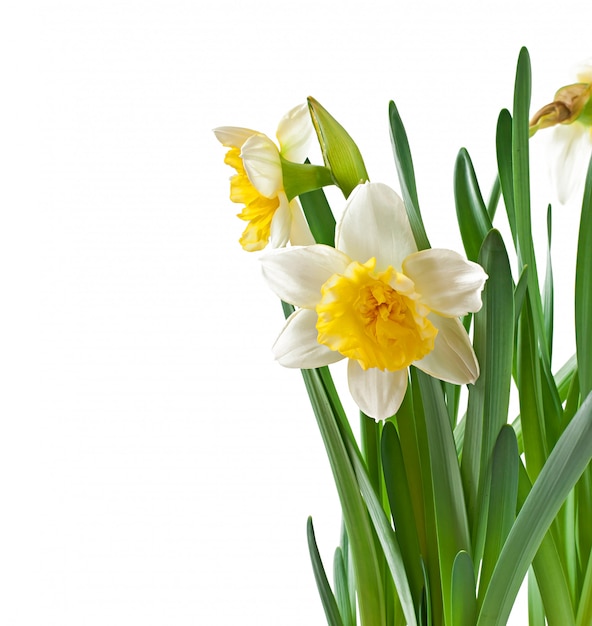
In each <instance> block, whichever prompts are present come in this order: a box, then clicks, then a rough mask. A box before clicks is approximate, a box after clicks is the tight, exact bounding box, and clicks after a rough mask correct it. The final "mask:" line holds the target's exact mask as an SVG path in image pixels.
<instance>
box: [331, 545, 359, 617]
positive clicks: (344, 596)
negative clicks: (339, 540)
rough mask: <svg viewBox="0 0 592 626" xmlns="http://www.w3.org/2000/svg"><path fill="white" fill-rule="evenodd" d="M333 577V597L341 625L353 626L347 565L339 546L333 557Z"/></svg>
mask: <svg viewBox="0 0 592 626" xmlns="http://www.w3.org/2000/svg"><path fill="white" fill-rule="evenodd" d="M333 579H334V580H335V599H336V601H337V606H338V608H339V613H340V615H341V619H342V621H343V626H354V624H355V622H354V617H353V615H352V611H351V607H352V603H351V599H350V597H349V582H348V576H347V566H346V564H345V560H344V558H343V552H342V550H341V548H337V549H336V550H335V555H334V557H333Z"/></svg>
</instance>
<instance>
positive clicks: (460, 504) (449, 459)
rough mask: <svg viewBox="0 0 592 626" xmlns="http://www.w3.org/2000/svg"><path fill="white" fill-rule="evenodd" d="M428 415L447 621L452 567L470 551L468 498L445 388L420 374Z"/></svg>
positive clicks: (435, 510) (418, 376) (446, 617)
mask: <svg viewBox="0 0 592 626" xmlns="http://www.w3.org/2000/svg"><path fill="white" fill-rule="evenodd" d="M417 379H418V381H419V387H420V390H421V397H422V400H423V407H424V412H425V425H426V431H427V438H428V446H429V448H428V451H427V454H428V455H429V458H430V465H431V478H432V484H433V495H434V512H435V521H436V533H437V538H438V561H439V566H440V576H441V580H442V599H443V603H444V611H445V613H444V615H445V619H446V620H449V618H450V616H451V605H450V603H451V588H452V567H453V564H454V559H455V558H456V555H457V554H458V553H459V552H461V551H465V552H470V551H471V540H470V535H469V526H468V520H467V515H466V509H465V499H464V493H463V487H462V481H461V476H460V468H459V466H458V458H457V456H456V447H455V444H454V437H453V435H452V429H451V427H450V422H449V420H448V413H447V411H446V405H445V403H444V395H443V392H442V387H441V385H440V383H439V381H437V380H436V379H434V378H432V377H431V376H428V375H427V374H424V373H423V372H422V371H421V370H419V371H417Z"/></svg>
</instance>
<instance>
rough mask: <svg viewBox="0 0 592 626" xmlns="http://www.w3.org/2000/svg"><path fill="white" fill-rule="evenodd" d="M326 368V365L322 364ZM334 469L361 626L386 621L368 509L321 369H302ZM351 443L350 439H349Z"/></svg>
mask: <svg viewBox="0 0 592 626" xmlns="http://www.w3.org/2000/svg"><path fill="white" fill-rule="evenodd" d="M321 369H326V368H321ZM301 372H302V376H303V378H304V382H305V385H306V390H307V392H308V395H309V398H310V401H311V404H312V407H313V410H314V413H315V416H316V418H317V423H318V426H319V430H320V432H321V437H322V439H323V443H324V444H325V449H326V451H327V456H328V458H329V462H330V465H331V469H332V471H333V477H334V479H335V485H336V487H337V493H338V496H339V500H340V503H341V509H342V513H343V519H344V521H345V526H346V528H347V534H348V538H349V542H350V547H351V551H352V557H353V565H354V571H355V577H356V588H357V592H358V602H359V609H360V619H361V623H362V626H375V625H384V624H385V615H384V597H383V581H382V578H381V574H380V566H379V561H378V555H377V554H376V549H375V545H374V535H373V532H372V527H371V526H370V521H369V519H368V513H367V510H366V506H365V504H364V501H363V500H362V497H361V495H360V490H359V487H358V483H357V480H356V475H355V473H354V470H353V468H352V465H351V462H350V458H349V455H348V451H347V450H346V443H345V442H344V440H343V439H342V435H341V431H340V429H339V426H338V424H337V420H338V417H337V415H336V413H335V408H334V406H333V405H332V403H331V400H330V398H329V397H328V395H327V393H326V391H325V387H324V383H323V379H322V377H321V373H320V371H319V370H301ZM347 443H348V444H350V445H351V442H349V441H348V442H347Z"/></svg>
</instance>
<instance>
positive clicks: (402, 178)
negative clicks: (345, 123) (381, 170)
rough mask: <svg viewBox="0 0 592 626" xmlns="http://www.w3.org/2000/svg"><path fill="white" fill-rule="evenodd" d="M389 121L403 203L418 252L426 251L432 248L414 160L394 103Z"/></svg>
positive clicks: (390, 109) (391, 106)
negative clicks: (419, 195) (422, 209)
mask: <svg viewBox="0 0 592 626" xmlns="http://www.w3.org/2000/svg"><path fill="white" fill-rule="evenodd" d="M389 121H390V131H391V143H392V146H393V153H394V156H395V165H396V167H397V173H398V175H399V184H400V185H401V193H402V194H403V201H404V203H405V208H406V209H407V215H408V216H409V222H410V223H411V230H412V231H413V236H414V238H415V243H416V245H417V248H418V250H425V249H426V248H429V247H430V242H429V239H428V236H427V234H426V230H425V227H424V225H423V219H422V217H421V212H420V210H419V200H418V198H417V187H416V184H415V173H414V171H413V160H412V159H411V151H410V150H409V142H408V141H407V133H406V132H405V127H404V126H403V122H402V120H401V116H400V115H399V111H398V110H397V107H396V106H395V103H394V102H392V101H391V102H390V103H389Z"/></svg>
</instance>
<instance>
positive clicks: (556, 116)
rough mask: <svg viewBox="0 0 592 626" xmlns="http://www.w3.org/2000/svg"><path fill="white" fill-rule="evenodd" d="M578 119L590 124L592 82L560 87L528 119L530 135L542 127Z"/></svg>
mask: <svg viewBox="0 0 592 626" xmlns="http://www.w3.org/2000/svg"><path fill="white" fill-rule="evenodd" d="M575 121H578V122H580V123H582V124H584V125H585V126H591V125H592V83H575V84H573V85H567V86H565V87H562V88H561V89H560V90H559V91H558V92H557V93H556V94H555V99H554V100H553V102H551V103H550V104H547V105H545V106H544V107H543V108H542V109H540V110H538V111H537V112H536V113H535V114H534V116H533V117H532V119H531V120H530V124H529V126H530V136H531V137H532V135H534V134H535V133H536V132H537V131H538V130H541V129H542V128H550V127H551V126H556V125H557V124H571V123H572V122H575Z"/></svg>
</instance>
